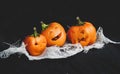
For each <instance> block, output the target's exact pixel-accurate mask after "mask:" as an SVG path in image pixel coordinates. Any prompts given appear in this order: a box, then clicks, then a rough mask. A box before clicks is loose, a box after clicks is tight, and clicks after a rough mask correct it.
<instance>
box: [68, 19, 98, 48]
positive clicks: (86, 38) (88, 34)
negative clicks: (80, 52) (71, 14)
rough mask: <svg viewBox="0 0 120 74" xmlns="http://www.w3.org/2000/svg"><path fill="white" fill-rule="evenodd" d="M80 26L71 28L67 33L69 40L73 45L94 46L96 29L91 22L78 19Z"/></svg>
mask: <svg viewBox="0 0 120 74" xmlns="http://www.w3.org/2000/svg"><path fill="white" fill-rule="evenodd" d="M77 20H78V24H77V25H74V26H71V27H70V28H69V30H68V32H67V35H68V39H69V40H70V41H71V42H72V43H73V44H75V43H80V44H81V45H82V46H87V45H90V44H93V43H94V42H95V41H96V38H97V37H96V28H95V27H94V25H93V24H92V23H90V22H82V21H80V19H79V17H77Z"/></svg>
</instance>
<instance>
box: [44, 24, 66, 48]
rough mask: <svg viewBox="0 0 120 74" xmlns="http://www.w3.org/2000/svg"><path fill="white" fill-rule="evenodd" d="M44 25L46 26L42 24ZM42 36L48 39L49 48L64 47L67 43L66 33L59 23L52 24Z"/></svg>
mask: <svg viewBox="0 0 120 74" xmlns="http://www.w3.org/2000/svg"><path fill="white" fill-rule="evenodd" d="M42 25H45V24H44V23H42ZM42 34H43V35H44V36H45V37H46V39H47V46H52V45H57V46H63V45H64V43H65V41H66V32H65V30H64V28H63V27H62V25H61V24H59V23H57V22H52V23H50V24H49V25H48V26H47V28H46V29H44V30H43V31H42Z"/></svg>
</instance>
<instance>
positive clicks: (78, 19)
mask: <svg viewBox="0 0 120 74" xmlns="http://www.w3.org/2000/svg"><path fill="white" fill-rule="evenodd" d="M76 20H77V21H78V25H83V24H84V22H83V21H81V20H80V18H79V17H78V16H77V17H76Z"/></svg>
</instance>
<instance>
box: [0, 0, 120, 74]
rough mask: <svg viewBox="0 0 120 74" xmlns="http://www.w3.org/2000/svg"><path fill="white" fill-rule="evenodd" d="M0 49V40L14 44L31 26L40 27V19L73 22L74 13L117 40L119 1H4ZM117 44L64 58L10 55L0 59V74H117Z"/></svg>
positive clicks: (1, 47) (0, 10) (119, 57)
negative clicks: (31, 59) (35, 58)
mask: <svg viewBox="0 0 120 74" xmlns="http://www.w3.org/2000/svg"><path fill="white" fill-rule="evenodd" d="M0 7H1V8H0V42H1V43H0V50H1V51H2V50H4V49H6V48H7V47H8V46H7V45H5V44H3V43H2V42H8V43H14V42H16V41H17V40H19V39H20V40H23V39H24V37H25V36H26V35H28V34H31V33H32V32H33V30H32V28H33V26H36V27H37V29H38V31H39V32H40V30H41V25H40V21H44V22H45V23H50V22H53V21H57V22H59V23H61V24H62V25H63V26H64V27H65V29H66V31H67V30H68V28H67V25H70V26H71V25H74V24H75V23H76V19H75V18H76V16H79V17H80V18H81V19H82V20H83V21H90V22H91V23H93V24H94V26H95V27H96V29H97V28H98V27H99V26H101V27H103V30H104V34H105V36H107V37H109V38H110V39H112V40H114V41H120V35H119V32H120V29H119V20H120V19H119V17H120V14H119V4H118V2H115V1H114V2H112V1H111V2H110V1H109V2H107V1H106V2H105V1H103V2H102V1H96V2H91V1H74V0H66V1H51V0H49V1H41V2H38V3H34V2H30V3H29V2H24V3H22V2H17V3H12V4H11V3H9V2H7V3H4V4H2V5H1V6H0ZM119 49H120V45H113V44H108V45H106V46H105V47H104V48H103V49H101V50H96V49H93V50H91V51H89V52H88V54H84V53H82V52H81V53H79V54H77V55H75V56H72V57H69V58H66V59H56V60H49V59H44V60H38V61H29V60H28V59H27V57H26V56H24V55H21V56H19V55H18V54H14V55H11V56H10V57H9V58H7V59H0V70H1V72H2V73H3V74H7V73H9V74H27V73H30V74H33V73H36V74H40V73H41V74H48V73H49V74H119V73H120V71H119V69H120V63H119V62H120V54H119V53H120V50H119Z"/></svg>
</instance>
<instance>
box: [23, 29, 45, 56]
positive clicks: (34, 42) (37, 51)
mask: <svg viewBox="0 0 120 74" xmlns="http://www.w3.org/2000/svg"><path fill="white" fill-rule="evenodd" d="M24 43H25V45H26V50H27V51H28V52H29V54H30V55H32V56H38V55H41V54H42V53H43V51H44V50H45V48H46V45H47V41H46V38H45V37H44V36H43V35H41V34H38V33H37V31H36V28H34V34H32V35H30V36H26V37H25V39H24Z"/></svg>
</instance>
